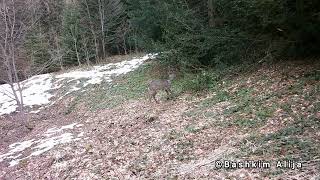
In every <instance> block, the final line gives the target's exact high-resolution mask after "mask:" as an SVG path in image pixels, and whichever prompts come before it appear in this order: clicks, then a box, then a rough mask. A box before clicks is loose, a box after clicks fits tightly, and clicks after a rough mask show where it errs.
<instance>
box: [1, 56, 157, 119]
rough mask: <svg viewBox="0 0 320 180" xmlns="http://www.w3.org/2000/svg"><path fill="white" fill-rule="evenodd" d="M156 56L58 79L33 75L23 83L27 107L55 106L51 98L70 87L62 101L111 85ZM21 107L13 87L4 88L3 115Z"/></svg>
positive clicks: (50, 76) (98, 67)
mask: <svg viewBox="0 0 320 180" xmlns="http://www.w3.org/2000/svg"><path fill="white" fill-rule="evenodd" d="M156 55H157V54H148V55H145V56H143V57H140V58H133V59H131V60H127V61H122V62H119V63H110V64H106V65H102V66H93V67H92V68H91V69H90V70H77V71H72V72H68V73H64V74H60V75H56V76H54V75H53V74H42V75H37V76H33V77H31V78H30V79H27V80H25V81H22V82H21V83H20V84H21V86H22V89H23V91H22V95H23V101H24V105H25V106H29V107H33V106H35V105H38V106H43V105H49V106H50V105H52V104H54V103H55V102H50V98H52V97H54V96H55V94H56V93H54V92H56V91H57V90H59V89H60V88H62V87H64V86H66V85H67V87H68V90H67V92H65V93H64V94H61V95H60V98H63V97H64V96H65V95H67V94H70V93H71V92H74V91H79V90H81V91H84V90H83V88H84V87H86V86H88V85H93V84H101V83H102V82H108V83H111V82H112V77H115V76H119V75H122V74H126V73H128V72H130V71H133V70H135V69H136V68H137V67H139V66H140V65H141V64H142V63H143V62H144V61H145V60H147V59H153V58H155V57H156ZM69 83H70V84H72V85H70V84H69ZM14 88H15V89H16V90H17V89H18V86H17V84H14ZM53 93H54V94H53ZM57 99H59V98H57ZM17 107H18V106H17V105H16V101H15V100H14V96H13V95H12V90H11V87H10V86H9V85H8V84H4V85H0V116H1V115H4V114H10V113H12V112H15V111H16V109H17ZM32 113H38V111H32Z"/></svg>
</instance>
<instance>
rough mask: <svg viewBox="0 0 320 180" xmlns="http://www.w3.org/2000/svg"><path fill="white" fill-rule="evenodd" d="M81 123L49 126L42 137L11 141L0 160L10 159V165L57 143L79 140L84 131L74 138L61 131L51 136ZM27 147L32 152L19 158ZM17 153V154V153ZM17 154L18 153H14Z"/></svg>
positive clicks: (44, 150) (45, 150) (36, 154)
mask: <svg viewBox="0 0 320 180" xmlns="http://www.w3.org/2000/svg"><path fill="white" fill-rule="evenodd" d="M82 126H83V124H78V123H73V124H69V125H66V126H62V127H61V128H50V129H48V130H47V131H46V132H45V133H44V134H43V135H42V136H41V137H42V139H38V140H35V139H31V140H28V141H24V142H17V143H13V144H11V145H10V146H9V152H8V153H5V154H2V155H0V162H2V161H4V160H5V159H7V160H10V162H9V164H10V167H12V166H15V165H17V164H19V162H20V161H21V160H23V159H27V158H30V157H32V156H38V155H40V154H43V153H45V152H47V151H49V150H50V149H52V148H54V147H55V146H57V145H59V144H65V143H69V142H72V141H77V140H81V137H83V136H84V133H83V132H81V133H79V134H78V135H77V136H76V138H75V137H74V135H73V134H72V133H69V132H68V133H63V134H60V135H57V136H53V135H55V134H56V133H59V132H62V131H64V130H68V129H69V130H70V129H74V128H75V127H77V128H78V127H82ZM27 148H31V150H32V152H31V154H30V155H29V156H27V157H23V158H20V157H21V156H22V153H21V152H23V151H24V150H26V149H27ZM18 153H19V154H18ZM16 154H18V155H16Z"/></svg>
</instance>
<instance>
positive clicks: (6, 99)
mask: <svg viewBox="0 0 320 180" xmlns="http://www.w3.org/2000/svg"><path fill="white" fill-rule="evenodd" d="M20 84H21V86H22V89H23V91H22V96H23V102H24V105H25V106H30V107H32V106H34V105H45V104H48V103H49V102H50V101H49V99H50V98H51V97H53V95H52V94H50V93H48V91H49V90H51V89H52V77H51V75H50V74H43V75H38V76H33V77H32V78H30V79H27V80H25V81H22V82H21V83H20ZM14 88H15V90H18V85H17V84H14ZM18 97H19V100H20V96H19V95H18ZM0 104H2V105H0V115H3V114H9V113H12V112H14V111H16V108H17V107H18V106H17V105H16V101H15V100H14V96H13V94H12V90H11V87H10V86H9V85H8V84H4V85H0Z"/></svg>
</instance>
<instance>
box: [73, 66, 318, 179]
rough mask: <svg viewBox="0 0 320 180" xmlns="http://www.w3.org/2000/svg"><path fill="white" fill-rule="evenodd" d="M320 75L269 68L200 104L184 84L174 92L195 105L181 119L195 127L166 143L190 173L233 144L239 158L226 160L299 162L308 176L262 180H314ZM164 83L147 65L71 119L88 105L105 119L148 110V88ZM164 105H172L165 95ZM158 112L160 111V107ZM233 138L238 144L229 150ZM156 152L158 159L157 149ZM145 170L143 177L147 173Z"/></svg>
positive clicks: (176, 131) (218, 85) (218, 87)
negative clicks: (129, 107)
mask: <svg viewBox="0 0 320 180" xmlns="http://www.w3.org/2000/svg"><path fill="white" fill-rule="evenodd" d="M319 69H320V64H319V63H299V62H294V63H279V64H272V65H264V66H261V67H258V68H255V69H253V70H251V72H243V73H239V75H233V76H225V77H223V78H219V80H217V81H215V82H214V83H213V84H212V85H211V86H210V90H209V91H207V92H206V93H202V95H200V97H199V96H197V95H195V94H190V93H185V92H183V89H184V88H183V87H184V86H185V85H186V81H188V80H186V79H185V78H181V77H180V78H179V79H177V80H176V81H175V82H174V84H173V89H174V91H175V102H177V103H186V104H188V108H187V109H186V110H184V111H183V112H181V113H180V115H179V116H180V117H181V118H182V119H187V121H186V122H187V124H183V125H182V126H179V127H178V126H171V129H169V130H168V131H166V132H165V134H164V135H163V137H162V138H163V141H164V142H166V141H172V142H175V143H174V145H172V147H171V148H172V149H173V151H174V152H173V157H174V158H175V160H177V161H179V162H180V163H182V164H181V166H182V165H183V164H184V165H186V166H187V165H188V164H189V165H190V162H192V161H198V160H199V159H200V157H201V158H207V159H210V157H212V156H210V152H215V151H216V150H218V149H219V148H220V149H221V146H222V145H223V144H228V147H230V149H231V148H233V149H234V150H233V151H232V152H230V153H226V154H225V156H223V157H224V158H226V159H237V160H239V159H253V160H269V161H272V162H274V161H275V160H297V161H301V162H303V165H304V169H303V171H297V170H294V171H289V170H284V169H271V170H265V171H263V172H261V173H260V176H273V177H277V176H287V175H288V174H289V173H293V174H294V175H300V177H306V176H307V174H314V173H315V172H319V171H320V166H319V164H320V163H319V161H320V150H319V149H320V134H319V132H320V120H319V118H320V114H319V112H320V83H319V82H320V71H319ZM155 74H156V75H155ZM158 75H159V74H157V72H155V69H154V68H152V66H151V65H150V64H149V65H146V66H144V67H142V68H139V69H138V70H137V71H135V72H132V73H129V74H127V75H125V76H124V77H120V78H118V79H117V80H116V83H115V84H114V85H113V86H111V87H109V86H108V85H106V84H105V85H100V86H95V87H94V88H93V89H92V91H90V92H87V93H85V94H79V96H78V98H76V99H75V100H74V102H73V104H72V105H71V106H70V108H71V109H69V111H70V112H72V111H73V108H75V107H76V105H77V104H78V103H85V104H86V106H87V107H88V108H89V109H90V110H91V111H93V112H99V111H101V110H104V109H113V108H116V107H118V106H120V105H122V104H125V103H128V101H129V100H131V101H136V100H139V101H140V100H142V101H143V102H146V101H145V100H144V98H145V91H146V83H147V82H148V80H150V79H151V78H152V76H158ZM186 77H187V76H186ZM159 97H160V98H161V100H162V101H163V102H164V101H165V100H164V94H160V96H159ZM153 106H154V108H155V109H156V108H157V105H156V104H153ZM169 106H170V104H169ZM173 106H174V105H173ZM168 108H170V107H168ZM172 108H173V107H172ZM213 136H215V138H212V137H213ZM228 137H230V139H232V138H235V139H237V138H238V140H237V141H233V140H230V143H228V142H226V143H225V141H227V140H228ZM213 140H215V142H213ZM154 148H155V151H157V147H154ZM158 148H159V147H158ZM132 168H138V167H132ZM139 168H141V167H139ZM139 168H138V170H137V169H136V170H135V171H138V172H140V171H143V170H141V169H139ZM221 171H222V170H221ZM253 171H254V170H253ZM155 177H158V176H155ZM185 177H187V178H188V177H196V175H187V176H185ZM297 177H299V176H297Z"/></svg>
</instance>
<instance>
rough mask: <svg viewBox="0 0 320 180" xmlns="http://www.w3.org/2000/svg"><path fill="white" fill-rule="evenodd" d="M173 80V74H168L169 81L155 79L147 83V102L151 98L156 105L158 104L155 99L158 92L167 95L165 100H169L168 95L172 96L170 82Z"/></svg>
mask: <svg viewBox="0 0 320 180" xmlns="http://www.w3.org/2000/svg"><path fill="white" fill-rule="evenodd" d="M174 78H175V74H170V75H169V79H155V80H152V81H150V82H149V84H148V95H149V100H150V101H151V98H153V99H154V100H155V101H156V103H158V101H157V99H156V95H157V93H158V92H159V91H161V90H163V91H165V92H166V93H167V98H169V94H172V91H171V89H170V88H171V81H172V80H173V79H174Z"/></svg>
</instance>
